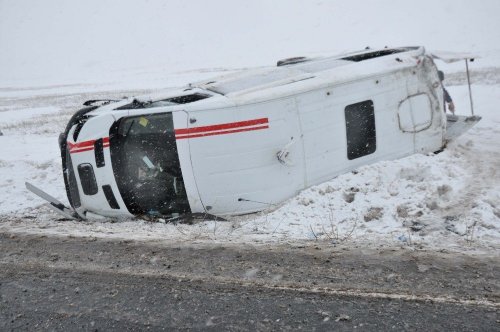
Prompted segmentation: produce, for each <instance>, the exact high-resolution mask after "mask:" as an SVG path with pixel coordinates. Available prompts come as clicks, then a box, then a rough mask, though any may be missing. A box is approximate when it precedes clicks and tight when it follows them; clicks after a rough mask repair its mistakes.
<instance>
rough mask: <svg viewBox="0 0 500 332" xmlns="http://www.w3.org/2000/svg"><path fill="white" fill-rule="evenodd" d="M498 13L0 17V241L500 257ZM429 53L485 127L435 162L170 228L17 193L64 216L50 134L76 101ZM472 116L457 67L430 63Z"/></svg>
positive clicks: (35, 5)
mask: <svg viewBox="0 0 500 332" xmlns="http://www.w3.org/2000/svg"><path fill="white" fill-rule="evenodd" d="M499 11H500V2H498V1H495V0H491V1H481V5H472V4H470V2H468V1H452V0H446V1H439V2H438V3H437V2H435V1H430V0H424V1H419V2H418V3H412V4H410V3H402V2H400V1H390V0H380V1H377V2H369V3H366V4H364V5H363V7H362V8H360V6H359V5H358V4H354V3H353V4H351V3H349V2H347V1H289V0H279V1H278V0H277V1H273V2H269V1H264V0H259V1H252V2H245V3H242V2H235V1H229V0H219V1H215V2H201V1H173V0H171V1H156V0H151V1H148V2H133V1H131V2H126V3H124V2H121V1H97V0H92V1H86V2H81V3H74V2H65V1H62V0H61V1H57V0H47V1H44V2H37V1H28V0H21V1H19V0H16V1H14V0H5V1H2V2H0V44H1V45H4V47H2V48H0V72H1V73H2V75H0V130H1V132H2V133H3V134H4V135H3V136H0V175H1V176H0V189H1V190H0V230H2V231H8V232H22V233H29V234H55V235H61V236H94V237H103V238H127V239H135V240H145V241H179V240H186V241H192V242H196V241H215V242H225V243H228V242H232V243H253V244H256V243H283V242H285V243H288V242H290V243H292V242H297V241H306V242H307V241H326V242H328V243H331V244H332V245H340V244H350V245H360V244H362V245H388V246H407V247H412V248H421V247H423V248H436V249H442V248H446V249H454V250H462V251H463V250H472V249H474V250H475V249H477V250H486V251H488V250H490V251H491V250H495V251H496V250H498V249H500V174H499V172H500V171H499V170H500V143H499V142H500V112H498V98H499V96H500V49H499V48H498V43H497V41H498V40H500V21H498V20H497V18H496V16H495V15H494V13H497V12H499ZM367 45H370V46H372V47H383V46H385V45H389V46H405V45H424V46H425V47H426V48H427V49H431V50H446V51H457V52H468V53H473V54H478V55H480V57H481V58H480V59H478V60H476V61H475V62H473V63H471V64H470V67H471V70H472V80H473V82H474V84H473V87H472V89H473V95H474V107H475V113H476V114H478V115H481V116H482V117H483V119H482V120H481V121H480V122H479V123H478V124H477V125H476V126H475V127H474V128H472V129H471V130H470V131H469V132H468V133H466V134H465V135H463V136H462V137H460V138H459V139H458V140H456V141H455V142H453V143H451V144H450V145H449V146H448V147H447V148H446V149H445V150H444V151H443V152H442V153H440V154H437V155H434V154H431V155H414V156H410V157H407V158H404V159H401V160H396V161H384V162H379V163H376V164H373V165H369V166H364V167H361V168H359V169H357V170H356V171H355V172H352V173H348V174H344V175H341V176H339V177H337V178H335V179H333V180H331V181H328V182H326V183H324V184H321V185H319V186H315V187H312V188H309V189H307V190H305V191H303V192H302V193H300V194H299V195H298V196H297V197H294V198H293V199H290V200H289V201H287V202H284V203H283V204H281V205H280V206H279V207H276V208H274V209H273V210H271V211H265V212H263V213H259V214H253V215H248V216H240V217H234V218H230V219H229V221H227V222H221V221H218V222H215V221H206V222H201V223H198V224H195V225H172V224H164V223H150V222H146V221H141V220H139V221H137V220H122V221H110V220H106V219H101V218H98V217H95V218H92V219H91V220H89V221H85V222H76V221H62V220H60V219H59V217H58V216H57V215H54V214H53V212H52V211H51V210H49V209H48V208H47V207H45V206H44V203H43V202H42V200H41V199H39V198H38V197H35V196H33V195H32V194H30V193H29V192H27V190H26V189H25V188H24V182H25V181H29V182H32V183H34V184H36V185H37V186H39V187H41V188H44V189H45V190H47V191H48V192H49V193H50V194H52V195H53V196H55V197H56V198H58V199H60V200H61V201H63V202H66V201H67V199H66V197H65V189H64V183H63V180H62V178H61V169H60V157H59V150H58V145H57V137H58V134H59V132H61V131H62V130H63V129H64V126H65V125H66V122H67V120H68V119H69V117H70V116H71V114H72V113H73V112H74V111H75V109H77V107H79V106H78V105H81V102H82V101H84V100H86V99H91V98H97V97H113V98H116V97H118V96H123V95H130V94H132V93H134V94H143V93H144V92H151V91H153V92H159V89H169V88H172V87H176V86H181V85H183V84H185V83H187V82H192V81H202V80H205V79H207V78H210V77H211V76H214V75H217V74H225V73H230V72H233V71H235V70H239V69H243V68H246V67H260V66H269V65H273V64H275V63H276V61H277V60H278V59H281V58H287V57H291V56H301V55H304V56H318V55H323V54H336V53H339V52H346V51H352V50H358V49H362V48H364V47H365V46H367ZM438 65H439V66H440V68H441V69H443V70H444V71H445V73H446V74H447V79H446V81H445V83H446V85H447V86H448V90H449V92H450V94H451V95H452V97H453V98H454V100H455V105H456V106H457V109H458V113H459V114H470V110H469V100H468V88H467V86H466V85H465V84H466V83H465V82H466V81H465V76H464V75H463V63H460V62H459V63H456V64H444V63H442V64H441V63H439V62H438Z"/></svg>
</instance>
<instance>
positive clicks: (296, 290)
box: [0, 234, 500, 331]
mask: <svg viewBox="0 0 500 332" xmlns="http://www.w3.org/2000/svg"><path fill="white" fill-rule="evenodd" d="M499 276H500V261H499V259H498V253H492V255H491V256H489V257H488V256H471V255H463V254H454V253H446V252H440V253H433V252H425V251H412V250H408V249H393V250H386V249H379V250H375V249H370V250H368V249H359V248H348V247H333V246H331V245H328V244H326V243H324V244H322V243H312V244H310V243H309V244H306V245H281V246H249V245H234V246H221V245H215V244H210V243H204V244H194V243H191V244H184V243H162V242H155V243H147V244H146V243H139V242H133V241H116V240H114V241H110V240H102V239H95V238H67V237H66V238H59V237H44V236H22V235H12V234H0V330H2V331H10V330H12V331H23V330H29V331H33V330H61V331H62V330H64V331H71V330H77V329H78V330H88V331H99V330H101V331H113V330H119V331H123V330H147V329H150V330H185V329H187V330H214V331H215V330H216V331H220V330H243V331H246V330H248V331H250V330H251V331H254V330H300V329H303V330H308V331H309V330H320V331H332V330H340V331H342V330H349V331H352V330H354V329H355V330H360V331H374V330H397V331H400V330H410V331H412V330H431V331H432V330H435V331H437V330H439V331H443V330H460V331H464V330H468V331H499V330H500V315H499V312H500V280H499V279H500V278H499Z"/></svg>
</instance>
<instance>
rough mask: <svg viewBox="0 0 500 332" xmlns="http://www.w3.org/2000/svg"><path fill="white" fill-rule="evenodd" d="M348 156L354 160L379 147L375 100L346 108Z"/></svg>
mask: <svg viewBox="0 0 500 332" xmlns="http://www.w3.org/2000/svg"><path fill="white" fill-rule="evenodd" d="M345 126H346V134H347V158H348V159H349V160H353V159H356V158H360V157H363V156H366V155H369V154H371V153H373V152H375V150H376V149H377V139H376V133H375V112H374V107H373V101H371V100H366V101H362V102H360V103H356V104H351V105H348V106H347V107H346V108H345Z"/></svg>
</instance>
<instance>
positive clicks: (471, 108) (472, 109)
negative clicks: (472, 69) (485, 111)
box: [465, 59, 474, 115]
mask: <svg viewBox="0 0 500 332" xmlns="http://www.w3.org/2000/svg"><path fill="white" fill-rule="evenodd" d="M467 60H468V59H465V69H466V70H467V84H468V85H469V100H470V111H471V113H472V115H474V105H473V103H472V91H471V88H470V75H469V64H468V63H467Z"/></svg>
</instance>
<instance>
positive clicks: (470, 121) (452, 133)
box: [445, 114, 481, 142]
mask: <svg viewBox="0 0 500 332" xmlns="http://www.w3.org/2000/svg"><path fill="white" fill-rule="evenodd" d="M479 120H481V117H480V116H477V115H472V116H465V115H451V114H447V115H446V122H447V123H446V134H445V140H446V142H449V141H451V140H454V139H456V138H457V137H459V136H461V135H462V134H464V133H465V132H466V131H467V130H469V129H470V128H472V127H473V126H474V125H475V124H476V123H478V122H479Z"/></svg>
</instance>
